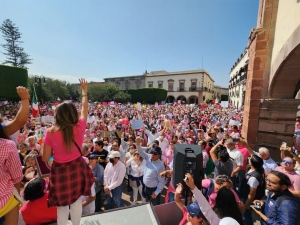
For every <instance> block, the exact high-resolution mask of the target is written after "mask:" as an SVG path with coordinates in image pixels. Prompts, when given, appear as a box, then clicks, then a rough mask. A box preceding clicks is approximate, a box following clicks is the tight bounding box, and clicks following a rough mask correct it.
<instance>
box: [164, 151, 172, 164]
mask: <svg viewBox="0 0 300 225" xmlns="http://www.w3.org/2000/svg"><path fill="white" fill-rule="evenodd" d="M173 158H174V149H171V148H170V147H167V148H166V150H165V152H164V159H165V161H166V162H167V165H169V164H170V162H172V160H173Z"/></svg>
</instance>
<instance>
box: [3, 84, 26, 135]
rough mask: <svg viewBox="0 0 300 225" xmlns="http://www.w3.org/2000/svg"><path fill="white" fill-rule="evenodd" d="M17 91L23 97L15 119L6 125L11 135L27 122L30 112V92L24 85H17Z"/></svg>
mask: <svg viewBox="0 0 300 225" xmlns="http://www.w3.org/2000/svg"><path fill="white" fill-rule="evenodd" d="M17 93H18V95H19V96H20V98H21V106H20V109H19V111H18V113H17V115H16V118H15V119H14V120H13V121H10V122H8V123H7V124H6V125H5V126H6V132H7V134H8V135H9V136H10V135H12V134H14V133H15V132H17V131H18V130H19V129H20V128H21V127H22V126H24V125H25V124H26V123H27V119H28V114H29V98H30V96H29V93H28V90H27V89H26V88H24V87H20V86H19V87H17Z"/></svg>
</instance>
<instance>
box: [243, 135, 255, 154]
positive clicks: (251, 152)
mask: <svg viewBox="0 0 300 225" xmlns="http://www.w3.org/2000/svg"><path fill="white" fill-rule="evenodd" d="M241 140H242V141H241V142H242V144H243V145H244V146H245V147H246V148H247V151H248V153H249V154H250V155H251V156H253V155H254V151H253V150H252V148H250V146H249V145H248V143H247V142H245V141H244V139H241Z"/></svg>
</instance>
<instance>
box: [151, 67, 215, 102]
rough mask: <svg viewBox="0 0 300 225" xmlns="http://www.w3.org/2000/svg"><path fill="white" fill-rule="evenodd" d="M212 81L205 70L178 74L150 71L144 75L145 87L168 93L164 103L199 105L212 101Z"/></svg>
mask: <svg viewBox="0 0 300 225" xmlns="http://www.w3.org/2000/svg"><path fill="white" fill-rule="evenodd" d="M214 82H215V81H214V80H213V79H212V78H211V77H210V75H209V74H208V72H206V71H205V70H188V71H179V72H167V71H165V70H162V71H152V72H150V73H147V74H146V87H155V88H164V89H166V90H167V91H168V95H167V99H166V102H175V101H176V102H177V101H179V100H180V101H181V102H184V103H189V104H192V103H196V104H198V103H199V100H200V102H202V101H206V100H212V99H213V87H214Z"/></svg>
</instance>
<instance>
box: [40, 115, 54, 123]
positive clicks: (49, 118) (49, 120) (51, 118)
mask: <svg viewBox="0 0 300 225" xmlns="http://www.w3.org/2000/svg"><path fill="white" fill-rule="evenodd" d="M42 122H44V123H54V116H42Z"/></svg>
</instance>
